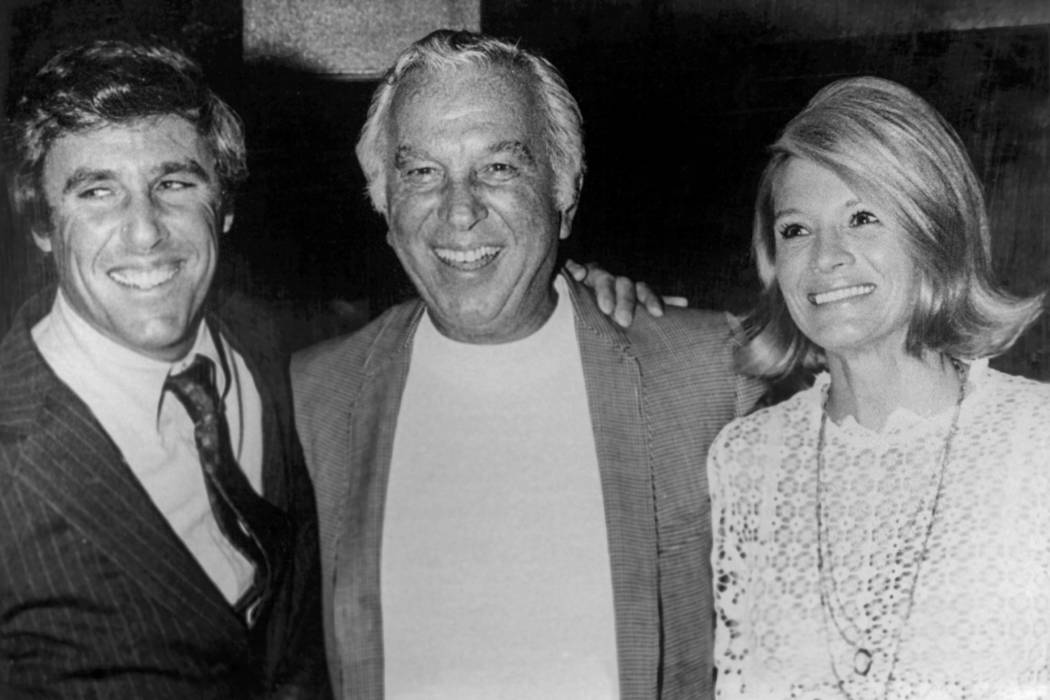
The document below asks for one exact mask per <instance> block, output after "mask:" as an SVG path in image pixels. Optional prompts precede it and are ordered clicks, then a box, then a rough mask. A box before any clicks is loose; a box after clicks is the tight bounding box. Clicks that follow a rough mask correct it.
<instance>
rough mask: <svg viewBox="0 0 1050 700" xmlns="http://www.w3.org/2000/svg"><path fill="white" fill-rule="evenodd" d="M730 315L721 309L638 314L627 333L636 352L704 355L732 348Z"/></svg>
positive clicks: (672, 310)
mask: <svg viewBox="0 0 1050 700" xmlns="http://www.w3.org/2000/svg"><path fill="white" fill-rule="evenodd" d="M730 321H731V317H730V315H729V314H728V313H726V312H723V311H710V310H706V309H678V308H669V309H667V310H665V311H664V315H663V316H661V317H660V318H656V317H653V316H650V315H649V314H647V313H644V312H642V313H639V314H638V315H637V316H636V317H635V322H634V323H633V324H632V325H631V327H630V328H628V329H627V331H626V334H627V337H628V338H629V340H630V342H631V344H632V345H633V346H634V347H636V348H637V349H638V350H639V352H643V351H644V352H670V353H682V352H688V353H693V354H697V355H706V354H707V353H709V352H711V351H712V350H731V347H730V346H731V344H732V343H733V342H734V332H733V326H732V325H731V323H730Z"/></svg>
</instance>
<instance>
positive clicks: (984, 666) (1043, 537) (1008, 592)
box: [708, 364, 1050, 700]
mask: <svg viewBox="0 0 1050 700" xmlns="http://www.w3.org/2000/svg"><path fill="white" fill-rule="evenodd" d="M828 381H829V379H828V377H827V375H822V376H821V377H820V378H818V381H817V383H816V384H815V385H814V387H813V388H811V389H809V390H807V391H804V392H801V393H800V394H798V395H796V396H795V397H793V398H792V399H789V400H788V401H787V402H785V403H783V404H780V405H778V406H774V407H772V408H769V409H765V410H763V411H759V412H757V413H755V414H753V415H752V416H749V417H747V418H743V419H739V420H737V421H734V422H733V423H731V424H730V425H728V426H727V427H726V428H725V429H724V430H723V431H722V433H721V434H720V435H719V437H718V439H717V440H716V441H715V444H714V446H713V447H712V451H711V456H710V460H709V465H708V468H709V478H710V483H711V490H712V502H713V503H712V505H713V509H712V517H713V521H714V522H713V525H714V533H715V535H714V536H715V546H714V549H713V552H712V567H713V571H714V576H715V588H716V593H715V597H716V613H717V628H716V650H715V663H716V667H717V668H718V687H717V697H719V698H742V697H747V698H778V699H780V698H822V699H827V698H829V697H830V698H835V697H850V698H865V699H866V698H883V697H889V698H898V699H902V700H903V699H905V698H924V699H925V698H939V697H943V698H960V699H962V698H966V699H970V698H973V699H975V700H976V699H980V700H987V699H992V698H1004V699H1005V698H1010V699H1011V700H1012V699H1015V698H1033V699H1034V698H1050V632H1048V630H1050V470H1048V468H1047V467H1048V462H1050V387H1047V386H1044V385H1042V384H1038V383H1036V382H1033V381H1030V380H1026V379H1022V378H1018V377H1011V376H1008V375H1005V374H1002V373H999V372H996V371H994V370H990V369H988V368H987V367H986V366H983V365H981V364H978V365H977V366H975V367H974V368H972V370H971V372H970V382H971V387H970V388H969V389H968V395H967V397H966V399H965V401H964V402H963V404H962V409H961V412H960V416H959V428H958V433H957V434H956V436H955V439H954V441H953V445H952V450H951V455H950V459H949V461H948V464H947V471H946V473H945V482H944V490H943V493H942V496H941V503H940V506H939V511H938V515H937V517H936V521H935V522H934V523H933V528H932V530H931V533H930V543H929V548H928V552H927V559H926V561H925V562H924V563H922V565H921V574H920V576H919V579H918V582H917V585H916V583H915V572H916V569H917V568H918V560H919V557H920V556H921V550H922V537H923V533H924V532H925V531H926V528H927V525H928V523H929V518H930V514H931V505H932V499H933V497H934V494H935V491H936V481H937V478H938V475H939V469H940V457H941V450H942V448H943V446H944V441H945V438H946V437H947V433H948V430H949V428H950V424H951V419H952V414H953V412H954V409H953V408H949V409H946V410H945V411H944V412H942V413H940V414H938V415H935V416H930V417H921V416H917V415H915V414H911V413H907V412H903V411H900V412H898V413H896V414H894V415H893V416H891V418H890V420H889V421H888V422H887V424H886V426H885V427H884V429H883V430H882V431H881V432H878V433H876V432H873V431H869V430H867V429H865V428H863V427H862V426H860V425H858V424H857V423H855V422H854V421H852V420H847V421H845V422H844V423H843V424H842V425H836V424H834V423H833V422H830V421H829V423H828V426H827V434H826V444H825V454H824V464H825V467H824V469H825V476H824V481H823V497H824V505H823V507H824V528H825V529H824V535H825V539H826V541H827V543H829V544H828V545H826V547H825V572H826V583H825V591H826V592H827V591H830V593H831V595H830V596H829V607H830V608H831V609H832V610H833V611H834V613H835V616H836V620H835V621H832V620H829V619H827V614H826V612H825V610H824V609H823V608H822V606H821V603H820V587H819V578H818V567H817V521H816V482H815V477H816V449H817V436H818V432H819V426H820V416H821V411H822V406H823V398H824V392H825V391H826V389H827V386H828ZM829 549H830V551H829ZM913 586H914V592H912V587H913ZM912 595H914V602H913V604H912V610H911V613H910V615H908V614H907V608H908V598H909V597H910V596H912ZM905 618H906V619H905ZM835 622H837V623H838V624H837V626H836V624H835ZM861 645H864V646H866V648H868V649H870V650H871V652H872V663H871V668H870V671H869V672H868V673H867V675H861V674H859V673H857V672H855V671H854V667H855V657H856V652H857V649H858V647H859V646H861ZM894 656H896V657H897V661H896V663H895V664H893V662H892V659H893V657H894ZM891 666H892V677H890V673H891Z"/></svg>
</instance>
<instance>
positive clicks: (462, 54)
mask: <svg viewBox="0 0 1050 700" xmlns="http://www.w3.org/2000/svg"><path fill="white" fill-rule="evenodd" d="M467 65H473V66H488V67H502V68H507V69H511V70H515V71H519V72H520V73H523V74H524V75H526V76H527V77H528V78H529V79H530V83H531V85H532V88H533V89H534V90H535V94H536V97H537V98H538V100H537V101H538V103H539V105H540V109H541V110H542V112H543V117H544V124H545V127H544V135H545V141H546V146H547V151H548V153H549V157H550V164H551V169H552V170H553V172H554V198H555V201H556V203H557V206H558V209H559V210H560V211H566V210H567V209H569V208H571V207H572V206H573V205H575V204H576V201H577V199H578V198H579V192H580V187H581V186H582V184H583V173H584V168H585V165H584V158H583V119H582V117H581V116H580V108H579V105H577V104H576V99H575V98H574V97H573V96H572V94H571V93H570V92H569V89H568V87H566V85H565V80H564V79H563V78H562V76H561V74H560V73H559V72H558V70H557V69H556V68H555V67H554V66H553V65H552V64H551V63H550V62H549V61H547V60H546V59H544V58H542V57H540V56H537V55H536V54H534V53H531V52H529V51H527V50H525V49H522V48H520V47H518V46H516V45H514V44H511V43H509V42H506V41H503V40H500V39H495V38H492V37H488V36H484V35H481V34H474V33H472V32H465V31H452V30H448V29H441V30H438V31H435V32H432V33H430V34H428V35H427V36H425V37H423V38H422V39H420V40H419V41H417V42H415V43H414V44H412V45H411V46H409V47H408V48H407V49H405V50H404V51H402V52H401V54H400V55H399V56H398V57H397V59H396V60H395V61H394V65H393V67H392V68H390V70H388V71H387V73H386V75H385V76H384V78H383V80H382V82H381V83H380V84H379V87H378V88H376V91H375V93H374V94H373V95H372V102H371V105H370V106H369V108H368V118H367V119H366V120H365V125H364V127H362V129H361V136H360V138H359V139H358V141H357V160H358V162H360V164H361V169H362V170H363V171H364V174H365V180H366V182H367V185H368V196H369V197H370V199H371V200H372V205H373V206H374V207H375V208H376V210H377V211H379V212H380V213H383V214H385V213H386V184H387V182H386V178H387V170H388V167H387V166H388V162H387V161H388V159H389V156H390V154H389V144H388V143H387V141H388V124H387V121H388V119H389V115H390V109H391V106H392V105H393V102H394V97H395V95H396V94H397V91H398V88H399V87H401V86H402V85H403V84H404V82H405V81H406V79H407V78H408V77H409V76H411V75H413V74H415V73H417V72H427V71H433V72H440V71H444V70H449V69H453V68H457V67H462V66H467Z"/></svg>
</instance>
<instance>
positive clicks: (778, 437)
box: [711, 386, 821, 469]
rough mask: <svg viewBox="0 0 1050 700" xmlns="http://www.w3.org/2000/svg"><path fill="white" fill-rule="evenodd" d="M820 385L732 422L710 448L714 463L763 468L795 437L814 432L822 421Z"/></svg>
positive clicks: (736, 466) (735, 466) (723, 429)
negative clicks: (770, 457)
mask: <svg viewBox="0 0 1050 700" xmlns="http://www.w3.org/2000/svg"><path fill="white" fill-rule="evenodd" d="M820 392H821V389H820V387H819V386H814V387H810V388H808V389H804V390H802V391H800V392H798V393H797V394H795V395H794V396H792V397H791V398H789V399H787V400H786V401H783V402H781V403H778V404H776V405H774V406H768V407H766V408H761V409H759V410H757V411H755V412H754V413H751V414H749V415H746V416H743V417H741V418H736V419H734V420H732V421H730V422H729V423H728V424H727V425H726V426H725V427H724V428H722V430H721V431H720V432H719V433H718V436H717V437H716V438H715V440H714V442H713V443H712V445H711V458H712V461H716V462H721V463H731V464H733V465H734V469H736V468H738V467H739V465H740V464H750V465H752V466H754V467H756V468H762V467H763V465H764V463H765V462H766V461H767V459H768V457H769V456H770V455H771V453H774V452H779V451H780V450H781V447H782V446H783V445H786V444H791V443H793V442H794V439H793V437H792V436H793V435H799V434H801V433H803V432H806V431H809V432H812V431H815V430H816V429H817V427H816V424H817V421H818V420H819V415H820V413H819V410H818V408H819V405H820Z"/></svg>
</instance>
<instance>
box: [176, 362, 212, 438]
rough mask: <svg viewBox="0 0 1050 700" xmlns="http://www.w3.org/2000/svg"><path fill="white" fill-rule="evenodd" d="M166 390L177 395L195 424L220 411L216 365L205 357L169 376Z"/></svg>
mask: <svg viewBox="0 0 1050 700" xmlns="http://www.w3.org/2000/svg"><path fill="white" fill-rule="evenodd" d="M164 389H165V390H167V391H170V392H171V393H173V394H175V397H176V398H177V399H178V400H179V402H180V403H181V404H182V405H183V406H185V407H186V412H187V413H189V414H190V418H192V419H193V422H194V423H199V422H200V421H201V420H202V419H203V418H204V417H206V416H210V415H214V414H215V413H216V412H217V410H218V405H219V392H218V390H217V389H216V388H215V363H214V362H212V361H211V360H209V359H208V358H207V357H205V356H204V355H197V356H196V357H194V358H193V362H191V363H190V366H189V367H187V368H186V369H184V370H183V371H181V372H179V373H178V374H169V375H168V378H167V379H166V380H165V381H164Z"/></svg>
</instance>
